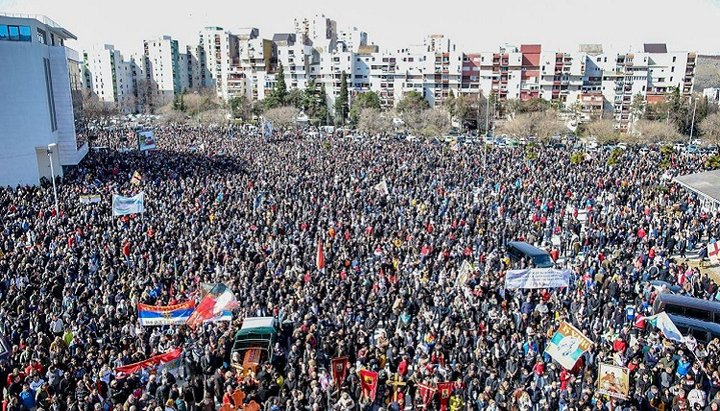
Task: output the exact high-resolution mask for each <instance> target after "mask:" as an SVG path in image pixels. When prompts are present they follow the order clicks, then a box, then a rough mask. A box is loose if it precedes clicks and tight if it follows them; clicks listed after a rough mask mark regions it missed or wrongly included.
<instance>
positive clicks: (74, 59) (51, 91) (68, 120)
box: [0, 14, 88, 186]
mask: <svg viewBox="0 0 720 411" xmlns="http://www.w3.org/2000/svg"><path fill="white" fill-rule="evenodd" d="M68 39H73V40H75V39H76V37H75V36H74V35H73V34H72V33H70V32H69V31H68V30H66V29H64V28H63V27H62V26H60V25H59V24H57V23H55V22H54V21H52V20H51V19H49V18H47V17H45V16H31V15H14V14H0V56H2V58H0V90H2V91H3V96H4V97H3V98H0V143H2V147H3V148H2V150H0V186H8V185H10V186H15V185H19V184H21V185H26V184H29V185H34V184H38V183H39V181H40V178H41V177H46V178H50V177H51V176H52V173H51V171H50V170H51V167H50V158H52V163H53V171H54V173H55V175H58V176H62V175H63V166H71V165H76V164H78V163H79V162H80V161H81V160H82V159H83V157H84V156H85V154H87V150H88V148H87V143H85V144H82V145H79V144H78V141H77V139H76V135H75V118H74V115H73V106H72V97H71V80H70V77H71V71H70V70H69V69H68V67H69V66H71V65H72V66H75V67H76V66H77V65H78V64H79V62H80V56H79V55H78V53H77V52H76V51H74V50H72V49H70V48H68V47H66V46H65V41H66V40H68ZM49 145H52V150H51V152H50V154H48V151H49V150H48V146H49Z"/></svg>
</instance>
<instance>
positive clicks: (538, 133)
mask: <svg viewBox="0 0 720 411" xmlns="http://www.w3.org/2000/svg"><path fill="white" fill-rule="evenodd" d="M566 129H567V128H566V127H565V124H563V122H562V121H560V120H559V119H558V117H557V113H555V112H554V111H536V112H532V113H521V114H516V115H515V117H514V118H513V119H512V120H509V121H507V122H506V123H505V124H503V125H502V127H501V130H502V131H503V132H504V133H506V134H509V135H511V136H515V137H530V136H535V137H537V138H539V139H543V140H544V139H548V138H550V137H552V136H554V135H557V134H560V133H562V132H563V131H565V130H566Z"/></svg>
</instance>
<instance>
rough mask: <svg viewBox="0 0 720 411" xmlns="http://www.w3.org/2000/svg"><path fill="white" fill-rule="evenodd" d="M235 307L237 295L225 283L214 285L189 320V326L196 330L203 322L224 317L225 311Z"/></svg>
mask: <svg viewBox="0 0 720 411" xmlns="http://www.w3.org/2000/svg"><path fill="white" fill-rule="evenodd" d="M235 307H237V299H236V298H235V294H233V292H232V291H230V289H229V288H228V287H227V286H226V285H225V284H223V283H217V284H214V285H213V286H212V288H211V289H210V291H209V292H208V293H207V294H206V295H205V296H204V297H203V299H202V300H200V303H199V304H198V305H197V307H196V308H195V311H194V312H193V313H192V314H191V315H190V318H188V321H187V325H188V326H190V327H191V328H194V327H196V326H197V325H199V324H201V323H202V322H203V321H206V320H209V319H212V318H215V317H219V316H222V315H223V312H224V311H229V310H232V309H233V308H235Z"/></svg>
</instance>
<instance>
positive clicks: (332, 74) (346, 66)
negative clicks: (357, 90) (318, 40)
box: [310, 51, 356, 107]
mask: <svg viewBox="0 0 720 411" xmlns="http://www.w3.org/2000/svg"><path fill="white" fill-rule="evenodd" d="M355 55H356V54H355V53H351V52H348V51H335V52H333V53H320V60H319V61H318V63H317V64H313V65H312V67H310V72H311V77H312V78H313V79H314V80H315V82H316V83H317V84H318V85H321V84H322V85H325V92H326V93H327V97H328V104H330V106H331V107H333V105H334V104H335V99H336V98H337V97H338V95H339V94H340V84H341V79H342V73H343V72H345V74H346V76H347V77H346V79H347V84H348V92H350V89H351V85H352V81H353V78H352V74H353V72H354V71H353V67H354V63H355Z"/></svg>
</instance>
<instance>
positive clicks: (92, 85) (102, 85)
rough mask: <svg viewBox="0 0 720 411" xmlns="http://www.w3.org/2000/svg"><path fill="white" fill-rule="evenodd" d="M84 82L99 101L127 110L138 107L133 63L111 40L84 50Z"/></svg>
mask: <svg viewBox="0 0 720 411" xmlns="http://www.w3.org/2000/svg"><path fill="white" fill-rule="evenodd" d="M83 64H84V66H85V84H86V87H87V88H88V89H90V90H91V91H92V92H93V93H95V94H96V95H97V96H98V98H99V99H100V101H102V102H104V103H108V104H113V105H116V106H117V107H118V108H120V109H121V110H122V111H124V112H131V111H133V110H134V109H135V104H134V100H135V87H134V81H133V72H134V69H133V63H132V62H131V61H125V60H124V59H123V56H122V54H121V53H120V51H119V50H116V49H115V48H114V47H113V46H112V45H110V44H104V45H96V46H93V47H91V48H90V49H88V50H86V51H85V52H84V53H83Z"/></svg>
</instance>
